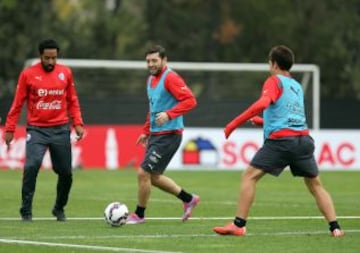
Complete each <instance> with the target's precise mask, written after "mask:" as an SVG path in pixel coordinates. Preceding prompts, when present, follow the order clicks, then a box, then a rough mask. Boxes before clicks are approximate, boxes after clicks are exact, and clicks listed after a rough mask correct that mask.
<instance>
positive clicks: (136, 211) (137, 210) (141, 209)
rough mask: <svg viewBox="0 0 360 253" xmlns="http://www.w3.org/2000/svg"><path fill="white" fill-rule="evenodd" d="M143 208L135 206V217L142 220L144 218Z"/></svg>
mask: <svg viewBox="0 0 360 253" xmlns="http://www.w3.org/2000/svg"><path fill="white" fill-rule="evenodd" d="M145 208H146V207H141V206H139V205H137V206H136V210H135V213H136V215H137V216H139V218H144V216H145Z"/></svg>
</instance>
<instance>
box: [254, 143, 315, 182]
mask: <svg viewBox="0 0 360 253" xmlns="http://www.w3.org/2000/svg"><path fill="white" fill-rule="evenodd" d="M314 149H315V146H314V140H313V139H312V138H311V137H310V136H294V137H286V138H279V139H267V140H265V143H264V145H263V146H262V147H261V148H260V149H259V151H258V152H257V153H256V154H255V156H254V158H253V159H252V161H251V162H250V165H251V166H252V167H255V168H258V169H261V170H263V171H265V172H267V173H269V174H271V175H274V176H279V175H280V174H281V172H282V171H283V170H284V169H285V167H286V166H289V167H290V171H291V173H292V174H293V176H300V177H316V176H317V175H318V174H319V169H318V166H317V164H316V161H315V157H314Z"/></svg>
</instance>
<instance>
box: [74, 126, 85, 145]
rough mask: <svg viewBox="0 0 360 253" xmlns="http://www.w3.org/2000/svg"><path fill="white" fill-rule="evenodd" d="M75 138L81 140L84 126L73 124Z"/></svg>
mask: <svg viewBox="0 0 360 253" xmlns="http://www.w3.org/2000/svg"><path fill="white" fill-rule="evenodd" d="M75 132H76V140H78V141H79V140H81V139H82V138H83V136H84V128H83V127H82V126H81V125H77V126H75Z"/></svg>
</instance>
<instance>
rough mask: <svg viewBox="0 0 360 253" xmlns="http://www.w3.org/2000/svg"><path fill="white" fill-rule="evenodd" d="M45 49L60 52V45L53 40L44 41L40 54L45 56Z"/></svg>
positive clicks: (40, 46) (41, 43)
mask: <svg viewBox="0 0 360 253" xmlns="http://www.w3.org/2000/svg"><path fill="white" fill-rule="evenodd" d="M45 49H56V50H57V52H59V51H60V48H59V44H58V43H57V42H56V41H55V40H53V39H47V40H43V41H41V42H40V43H39V53H40V54H43V53H44V50H45Z"/></svg>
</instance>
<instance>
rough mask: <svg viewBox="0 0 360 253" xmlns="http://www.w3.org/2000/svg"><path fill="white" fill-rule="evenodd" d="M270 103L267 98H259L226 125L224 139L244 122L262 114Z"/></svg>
mask: <svg viewBox="0 0 360 253" xmlns="http://www.w3.org/2000/svg"><path fill="white" fill-rule="evenodd" d="M270 103H271V99H270V97H268V96H261V97H260V98H259V99H258V100H257V101H256V102H255V103H253V104H252V105H251V106H250V107H249V108H248V109H246V110H245V111H244V112H243V113H241V114H240V115H239V116H237V117H236V118H235V119H233V120H232V121H231V122H230V123H228V124H227V125H226V127H225V129H224V133H225V138H226V139H227V138H229V136H230V135H231V133H232V132H233V131H234V130H235V129H236V128H237V127H238V126H241V125H242V124H244V123H245V122H246V121H248V120H249V119H251V118H252V117H254V116H256V115H258V114H259V113H261V112H263V111H264V110H265V109H266V108H267V107H268V106H269V105H270Z"/></svg>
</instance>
